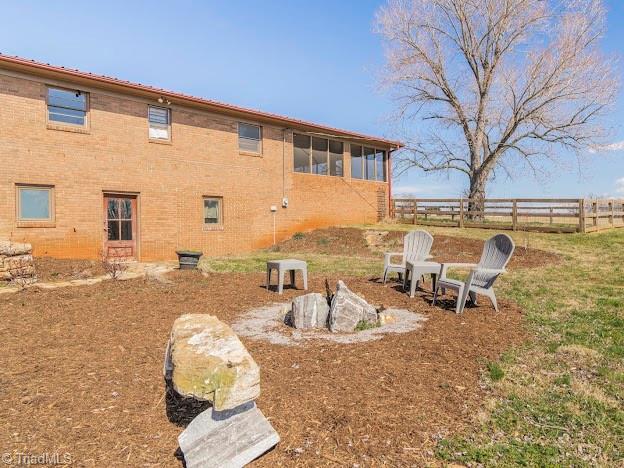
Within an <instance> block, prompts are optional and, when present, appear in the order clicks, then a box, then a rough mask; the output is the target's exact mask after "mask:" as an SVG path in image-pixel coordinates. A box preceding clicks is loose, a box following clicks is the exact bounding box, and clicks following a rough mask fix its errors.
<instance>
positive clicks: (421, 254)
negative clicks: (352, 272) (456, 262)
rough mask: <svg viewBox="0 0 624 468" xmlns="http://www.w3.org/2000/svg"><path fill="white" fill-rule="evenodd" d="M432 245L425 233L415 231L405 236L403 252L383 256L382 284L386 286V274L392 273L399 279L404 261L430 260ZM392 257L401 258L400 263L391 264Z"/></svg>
mask: <svg viewBox="0 0 624 468" xmlns="http://www.w3.org/2000/svg"><path fill="white" fill-rule="evenodd" d="M432 244H433V236H432V235H431V234H429V233H428V232H427V231H421V230H417V231H411V232H408V233H407V234H405V237H404V238H403V252H387V253H386V254H384V273H383V282H384V284H386V280H387V279H388V274H389V273H392V272H393V271H394V272H397V273H398V274H399V279H400V278H401V275H403V274H405V262H406V261H408V260H412V261H424V260H427V259H429V258H431V255H429V252H430V251H431V245H432ZM393 257H401V261H400V262H399V263H393V262H392V258H393Z"/></svg>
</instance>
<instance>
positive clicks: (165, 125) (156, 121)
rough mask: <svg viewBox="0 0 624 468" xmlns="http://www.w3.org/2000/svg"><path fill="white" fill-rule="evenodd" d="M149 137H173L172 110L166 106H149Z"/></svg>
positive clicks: (164, 138) (161, 138) (156, 138)
mask: <svg viewBox="0 0 624 468" xmlns="http://www.w3.org/2000/svg"><path fill="white" fill-rule="evenodd" d="M147 120H148V121H149V137H150V139H152V140H169V139H170V138H171V111H170V110H169V109H167V108H166V107H156V106H148V108H147Z"/></svg>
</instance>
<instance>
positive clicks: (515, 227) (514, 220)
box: [511, 198, 518, 231]
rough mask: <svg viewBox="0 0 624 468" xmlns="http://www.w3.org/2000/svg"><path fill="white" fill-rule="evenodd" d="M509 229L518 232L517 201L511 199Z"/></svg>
mask: <svg viewBox="0 0 624 468" xmlns="http://www.w3.org/2000/svg"><path fill="white" fill-rule="evenodd" d="M511 229H512V230H514V231H517V230H518V200H517V199H515V198H514V199H513V200H512V205H511Z"/></svg>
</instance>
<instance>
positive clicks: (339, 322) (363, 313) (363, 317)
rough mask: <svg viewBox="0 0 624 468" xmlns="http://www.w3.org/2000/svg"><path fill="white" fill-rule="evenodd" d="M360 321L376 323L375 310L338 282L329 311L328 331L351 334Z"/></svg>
mask: <svg viewBox="0 0 624 468" xmlns="http://www.w3.org/2000/svg"><path fill="white" fill-rule="evenodd" d="M362 321H364V322H369V323H377V310H376V309H375V308H374V307H373V306H372V305H370V304H369V303H368V302H366V301H365V300H364V299H363V298H362V297H360V296H358V295H357V294H355V293H354V292H352V291H351V290H350V289H349V288H347V285H346V284H344V283H343V282H342V281H338V284H337V285H336V294H334V297H333V298H332V302H331V309H330V311H329V329H330V330H331V331H332V332H352V331H354V330H355V327H356V326H357V324H358V323H360V322H362Z"/></svg>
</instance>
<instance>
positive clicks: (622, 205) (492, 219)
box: [390, 198, 624, 233]
mask: <svg viewBox="0 0 624 468" xmlns="http://www.w3.org/2000/svg"><path fill="white" fill-rule="evenodd" d="M475 206H476V204H475V203H474V201H473V200H471V199H468V198H393V199H392V203H391V206H390V216H391V218H393V219H396V220H398V221H400V222H406V223H413V224H424V225H430V226H457V227H479V228H491V229H507V230H513V231H538V232H584V233H585V232H593V231H598V230H601V229H611V228H617V227H624V199H618V200H616V199H589V200H586V199H583V198H487V199H485V202H484V208H483V209H482V210H481V209H477V208H476V207H475Z"/></svg>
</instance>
